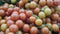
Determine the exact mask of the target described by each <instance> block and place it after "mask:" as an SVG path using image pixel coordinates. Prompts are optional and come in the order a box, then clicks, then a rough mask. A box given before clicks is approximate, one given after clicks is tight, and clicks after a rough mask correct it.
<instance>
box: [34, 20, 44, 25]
mask: <svg viewBox="0 0 60 34" xmlns="http://www.w3.org/2000/svg"><path fill="white" fill-rule="evenodd" d="M42 23H43V22H42V20H41V19H36V21H35V24H36V25H37V26H41V25H42Z"/></svg>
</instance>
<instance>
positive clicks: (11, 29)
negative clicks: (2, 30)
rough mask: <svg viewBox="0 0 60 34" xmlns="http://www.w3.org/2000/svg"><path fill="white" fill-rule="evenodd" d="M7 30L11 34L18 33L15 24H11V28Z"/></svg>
mask: <svg viewBox="0 0 60 34" xmlns="http://www.w3.org/2000/svg"><path fill="white" fill-rule="evenodd" d="M9 30H10V31H11V32H17V31H18V26H17V25H15V24H13V25H11V26H10V27H9Z"/></svg>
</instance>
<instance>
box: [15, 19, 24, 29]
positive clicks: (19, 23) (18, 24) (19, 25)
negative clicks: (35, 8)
mask: <svg viewBox="0 0 60 34" xmlns="http://www.w3.org/2000/svg"><path fill="white" fill-rule="evenodd" d="M16 25H17V26H18V27H19V28H22V27H23V26H24V22H23V21H22V20H17V21H16Z"/></svg>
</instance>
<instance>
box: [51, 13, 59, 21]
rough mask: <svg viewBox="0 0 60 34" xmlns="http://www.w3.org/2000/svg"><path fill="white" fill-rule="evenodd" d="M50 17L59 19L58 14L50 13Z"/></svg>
mask: <svg viewBox="0 0 60 34" xmlns="http://www.w3.org/2000/svg"><path fill="white" fill-rule="evenodd" d="M51 18H52V19H53V20H58V19H59V15H58V14H52V15H51Z"/></svg>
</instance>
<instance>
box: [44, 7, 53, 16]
mask: <svg viewBox="0 0 60 34" xmlns="http://www.w3.org/2000/svg"><path fill="white" fill-rule="evenodd" d="M44 13H45V14H46V16H49V15H51V13H52V11H51V9H50V8H46V9H45V10H44Z"/></svg>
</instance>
